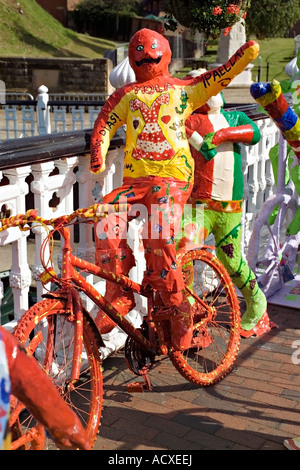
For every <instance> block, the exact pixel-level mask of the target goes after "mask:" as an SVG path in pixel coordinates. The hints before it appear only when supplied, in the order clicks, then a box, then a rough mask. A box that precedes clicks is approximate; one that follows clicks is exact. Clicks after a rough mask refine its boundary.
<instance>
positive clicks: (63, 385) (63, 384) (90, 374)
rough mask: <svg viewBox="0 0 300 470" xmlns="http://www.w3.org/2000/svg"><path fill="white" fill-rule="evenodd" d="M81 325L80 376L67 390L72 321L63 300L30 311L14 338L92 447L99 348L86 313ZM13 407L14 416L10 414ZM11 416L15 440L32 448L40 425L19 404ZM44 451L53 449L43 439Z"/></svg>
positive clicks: (99, 394)
mask: <svg viewBox="0 0 300 470" xmlns="http://www.w3.org/2000/svg"><path fill="white" fill-rule="evenodd" d="M83 322H84V323H83V353H82V363H81V373H80V377H79V380H78V382H77V383H75V384H74V385H73V384H72V387H68V385H69V382H68V381H69V378H70V371H71V367H72V358H73V347H74V326H75V325H74V323H75V321H74V319H72V318H71V317H70V315H69V314H68V313H66V302H65V301H64V300H57V299H45V300H42V301H41V302H39V303H37V304H36V305H34V306H33V307H31V308H30V309H29V310H28V312H26V314H25V315H24V316H23V317H22V318H21V320H20V322H19V323H18V325H17V328H16V330H15V336H16V337H17V338H18V340H19V341H20V343H21V344H22V345H24V346H25V347H26V348H29V350H33V351H34V357H35V359H36V360H37V361H38V362H39V364H40V365H41V367H43V369H44V370H45V372H46V373H47V375H48V377H49V378H50V379H51V380H52V382H53V383H54V384H55V385H56V387H57V389H58V390H59V392H60V394H61V396H62V397H63V399H64V400H65V402H66V403H67V404H68V405H69V406H70V407H71V408H72V409H73V411H75V413H76V414H77V415H78V416H79V418H80V420H81V422H82V424H83V426H84V428H85V429H86V431H87V435H88V439H89V442H90V444H91V446H93V443H94V440H95V438H96V434H97V431H98V427H99V423H100V417H101V411H102V402H103V380H102V370H101V361H100V353H99V346H100V345H99V341H98V337H97V334H96V333H95V330H94V327H93V325H92V322H91V319H90V318H89V316H88V314H87V313H84V315H83ZM49 325H51V329H50V328H49ZM50 330H51V331H50ZM53 331H55V334H53ZM16 407H18V408H17V412H16V413H14V410H16ZM53 412H55V410H53ZM14 414H16V415H17V416H15V418H14V422H13V423H11V427H12V429H17V430H18V435H17V439H18V440H19V441H20V442H22V441H25V442H27V443H26V445H25V448H26V449H32V448H33V446H34V445H35V442H34V443H33V444H32V442H31V441H30V439H29V438H30V436H31V435H34V433H35V431H36V430H38V431H39V432H40V424H38V423H37V422H36V420H35V419H34V417H33V416H32V414H31V412H30V411H29V410H27V409H26V408H25V407H24V406H22V404H20V402H17V403H16V404H15V407H14V409H13V410H12V415H14ZM26 437H28V439H26ZM17 445H18V442H17V441H13V442H12V448H15V447H16V446H17ZM44 448H49V449H55V444H54V443H53V442H52V441H51V440H50V439H46V443H45V446H44Z"/></svg>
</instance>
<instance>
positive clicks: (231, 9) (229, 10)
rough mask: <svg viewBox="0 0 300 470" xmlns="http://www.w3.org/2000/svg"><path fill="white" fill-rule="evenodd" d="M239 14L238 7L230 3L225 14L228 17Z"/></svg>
mask: <svg viewBox="0 0 300 470" xmlns="http://www.w3.org/2000/svg"><path fill="white" fill-rule="evenodd" d="M239 12H240V9H239V7H238V6H237V5H234V4H233V3H230V4H229V5H228V7H227V10H226V13H228V14H229V15H238V14H239Z"/></svg>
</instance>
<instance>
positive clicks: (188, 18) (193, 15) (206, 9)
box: [164, 0, 250, 38]
mask: <svg viewBox="0 0 300 470" xmlns="http://www.w3.org/2000/svg"><path fill="white" fill-rule="evenodd" d="M165 3H166V5H165V7H164V9H165V11H166V13H167V15H169V19H170V22H169V25H170V26H171V27H170V29H173V30H174V28H175V26H174V25H176V22H178V23H180V24H181V25H182V26H185V27H187V28H191V29H192V30H194V31H196V30H198V31H200V32H203V33H205V34H206V36H207V37H208V38H215V37H218V36H219V35H220V32H221V29H225V34H228V32H229V31H230V29H231V28H232V26H233V25H234V24H235V23H237V22H238V21H240V19H245V18H246V14H247V9H248V8H249V6H250V0H166V2H165ZM172 17H173V18H175V20H176V21H175V22H174V19H173V20H172Z"/></svg>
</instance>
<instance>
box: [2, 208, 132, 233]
mask: <svg viewBox="0 0 300 470" xmlns="http://www.w3.org/2000/svg"><path fill="white" fill-rule="evenodd" d="M129 207H130V206H129V205H128V204H125V203H122V204H101V203H99V204H94V205H93V206H90V207H87V208H84V209H77V210H76V211H74V212H72V213H71V214H70V215H63V216H60V217H56V218H53V219H49V220H47V219H44V218H43V217H40V216H39V215H38V213H37V210H36V209H30V210H28V211H27V212H26V213H25V214H17V215H14V216H11V217H7V218H5V219H0V221H1V224H2V225H1V227H0V232H2V231H4V230H6V229H8V228H10V227H19V228H20V230H28V229H29V228H30V227H29V226H28V227H26V225H27V224H28V223H32V222H38V223H41V224H43V225H52V227H54V228H55V227H58V226H59V225H67V224H69V223H70V222H72V221H73V220H75V219H94V221H95V222H96V221H97V220H98V219H99V218H102V217H105V216H107V215H108V214H110V213H115V212H128V210H129Z"/></svg>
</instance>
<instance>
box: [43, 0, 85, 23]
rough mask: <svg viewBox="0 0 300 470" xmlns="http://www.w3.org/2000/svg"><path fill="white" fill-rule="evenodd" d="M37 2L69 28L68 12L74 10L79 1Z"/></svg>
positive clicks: (53, 0) (56, 0) (44, 0)
mask: <svg viewBox="0 0 300 470" xmlns="http://www.w3.org/2000/svg"><path fill="white" fill-rule="evenodd" d="M36 2H37V3H38V4H39V5H40V6H41V7H42V8H44V10H46V11H48V13H50V14H51V15H52V16H54V18H55V19H56V20H58V21H59V22H60V23H61V24H62V25H63V26H68V16H69V15H68V12H69V11H72V10H73V9H74V6H75V5H76V3H78V2H79V0H51V2H49V0H36Z"/></svg>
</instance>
